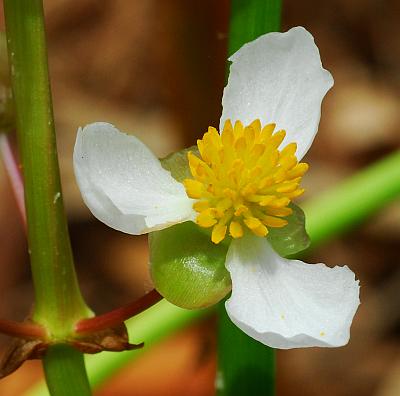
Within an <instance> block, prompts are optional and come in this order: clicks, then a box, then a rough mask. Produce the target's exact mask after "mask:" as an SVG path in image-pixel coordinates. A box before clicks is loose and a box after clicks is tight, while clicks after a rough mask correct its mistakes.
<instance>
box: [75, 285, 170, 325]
mask: <svg viewBox="0 0 400 396" xmlns="http://www.w3.org/2000/svg"><path fill="white" fill-rule="evenodd" d="M162 298H163V297H162V296H161V295H160V294H159V293H158V292H157V290H155V289H153V290H152V291H151V292H149V293H147V294H145V295H144V296H143V297H140V298H139V299H138V300H136V301H134V302H133V303H130V304H128V305H125V306H124V307H121V308H117V309H114V310H113V311H110V312H107V313H105V314H103V315H99V316H95V317H94V318H89V319H82V320H80V321H79V322H78V323H77V324H76V326H75V331H76V332H77V333H94V332H96V331H99V330H104V329H107V328H110V327H113V326H117V325H119V324H121V323H123V322H124V321H125V320H127V319H129V318H131V317H132V316H135V315H138V314H140V313H141V312H143V311H144V310H146V309H147V308H150V307H151V306H153V305H154V304H156V303H158V302H159V301H160V300H162Z"/></svg>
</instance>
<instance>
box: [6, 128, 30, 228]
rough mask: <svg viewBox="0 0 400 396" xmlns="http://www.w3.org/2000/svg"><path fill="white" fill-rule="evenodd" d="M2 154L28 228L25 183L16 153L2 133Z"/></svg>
mask: <svg viewBox="0 0 400 396" xmlns="http://www.w3.org/2000/svg"><path fill="white" fill-rule="evenodd" d="M0 153H1V155H2V157H3V162H4V166H5V168H6V171H7V174H8V177H9V179H10V182H11V186H12V190H13V192H14V196H15V200H16V201H17V205H18V209H19V212H20V214H21V217H22V220H23V222H24V225H25V226H26V211H25V198H24V183H23V181H22V177H21V172H20V170H19V167H18V164H17V161H16V160H15V156H14V153H13V151H12V149H11V145H10V141H9V139H8V136H7V135H6V134H1V133H0Z"/></svg>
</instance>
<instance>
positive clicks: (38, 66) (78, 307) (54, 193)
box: [4, 0, 89, 339]
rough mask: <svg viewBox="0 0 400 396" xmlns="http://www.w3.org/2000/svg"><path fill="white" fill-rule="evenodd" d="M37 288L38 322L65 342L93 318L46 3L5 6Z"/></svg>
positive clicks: (34, 0)
mask: <svg viewBox="0 0 400 396" xmlns="http://www.w3.org/2000/svg"><path fill="white" fill-rule="evenodd" d="M4 11H5V20H6V34H7V44H8V53H9V59H10V67H11V78H12V87H13V95H14V100H15V105H16V116H17V133H18V143H19V149H20V153H21V162H22V169H23V176H24V182H25V205H26V211H27V223H28V239H29V249H30V254H31V265H32V274H33V281H34V285H35V297H36V298H35V311H34V320H35V321H37V322H38V323H40V324H42V325H43V326H45V327H46V328H47V329H48V331H49V333H50V334H51V336H53V337H54V338H60V339H62V338H63V337H64V336H65V335H67V334H69V333H70V332H71V329H72V328H73V324H74V323H75V322H76V321H77V320H78V319H81V318H82V317H86V316H88V314H89V310H88V308H87V307H86V305H85V303H84V301H83V299H82V297H81V293H80V291H79V286H78V283H77V279H76V275H75V270H74V265H73V258H72V252H71V247H70V241H69V235H68V229H67V222H66V217H65V213H64V206H63V200H62V196H61V185H60V175H59V169H58V160H57V149H56V139H55V131H54V122H53V112H52V103H51V95H50V84H49V78H48V67H47V51H46V41H45V31H44V19H43V4H42V1H41V0H4Z"/></svg>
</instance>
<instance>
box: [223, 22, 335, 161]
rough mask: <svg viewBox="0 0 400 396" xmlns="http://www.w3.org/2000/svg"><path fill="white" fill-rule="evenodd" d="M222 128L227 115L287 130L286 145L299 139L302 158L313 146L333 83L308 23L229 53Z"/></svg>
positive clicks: (263, 37)
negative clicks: (309, 30) (322, 103)
mask: <svg viewBox="0 0 400 396" xmlns="http://www.w3.org/2000/svg"><path fill="white" fill-rule="evenodd" d="M229 60H230V61H232V65H231V67H230V72H229V79H228V84H227V86H226V88H225V90H224V95H223V98H222V106H223V111H222V116H221V122H220V130H222V126H223V124H224V122H225V120H227V119H231V121H232V122H234V121H236V120H240V121H242V123H243V124H244V125H247V124H250V123H251V122H252V121H254V120H255V119H257V118H259V119H260V120H261V123H262V124H263V125H265V124H267V123H271V122H274V123H276V125H277V128H278V129H285V130H286V133H287V135H286V138H285V140H284V142H283V145H282V147H283V146H284V145H285V144H288V143H291V142H296V143H297V146H298V148H297V158H298V159H299V160H300V159H301V158H302V157H303V156H304V154H305V153H306V152H307V151H308V149H309V147H310V146H311V143H312V141H313V139H314V136H315V134H316V133H317V130H318V124H319V119H320V115H321V102H322V99H323V98H324V96H325V94H326V93H327V91H328V90H329V89H330V88H331V87H332V85H333V78H332V76H331V74H330V73H329V72H328V71H327V70H325V69H323V68H322V65H321V59H320V55H319V51H318V48H317V46H316V45H315V43H314V39H313V37H312V35H311V34H310V33H309V32H307V30H305V29H304V28H302V27H295V28H292V29H290V30H289V31H288V32H286V33H268V34H265V35H264V36H261V37H259V38H258V39H256V40H254V41H252V42H250V43H248V44H245V45H244V46H243V47H242V48H240V50H239V51H237V52H236V53H235V54H234V55H232V56H231V57H230V58H229Z"/></svg>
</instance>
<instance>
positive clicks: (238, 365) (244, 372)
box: [216, 304, 275, 396]
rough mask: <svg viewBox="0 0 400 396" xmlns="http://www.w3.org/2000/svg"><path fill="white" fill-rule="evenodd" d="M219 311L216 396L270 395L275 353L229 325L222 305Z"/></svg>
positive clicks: (272, 391)
mask: <svg viewBox="0 0 400 396" xmlns="http://www.w3.org/2000/svg"><path fill="white" fill-rule="evenodd" d="M218 309H219V312H218V321H219V323H218V365H219V371H218V373H217V380H216V387H217V391H218V395H221V396H222V395H223V396H232V395H238V396H241V395H250V396H251V395H257V396H258V395H259V396H261V395H273V394H274V391H275V351H274V350H273V349H271V348H268V347H266V346H265V345H262V344H260V343H259V342H258V341H256V340H253V339H252V338H250V337H248V336H247V335H246V334H245V333H243V331H241V330H240V329H239V328H238V327H236V326H234V325H232V322H231V320H230V319H229V317H228V314H227V313H226V310H225V306H224V304H219V307H218Z"/></svg>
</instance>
